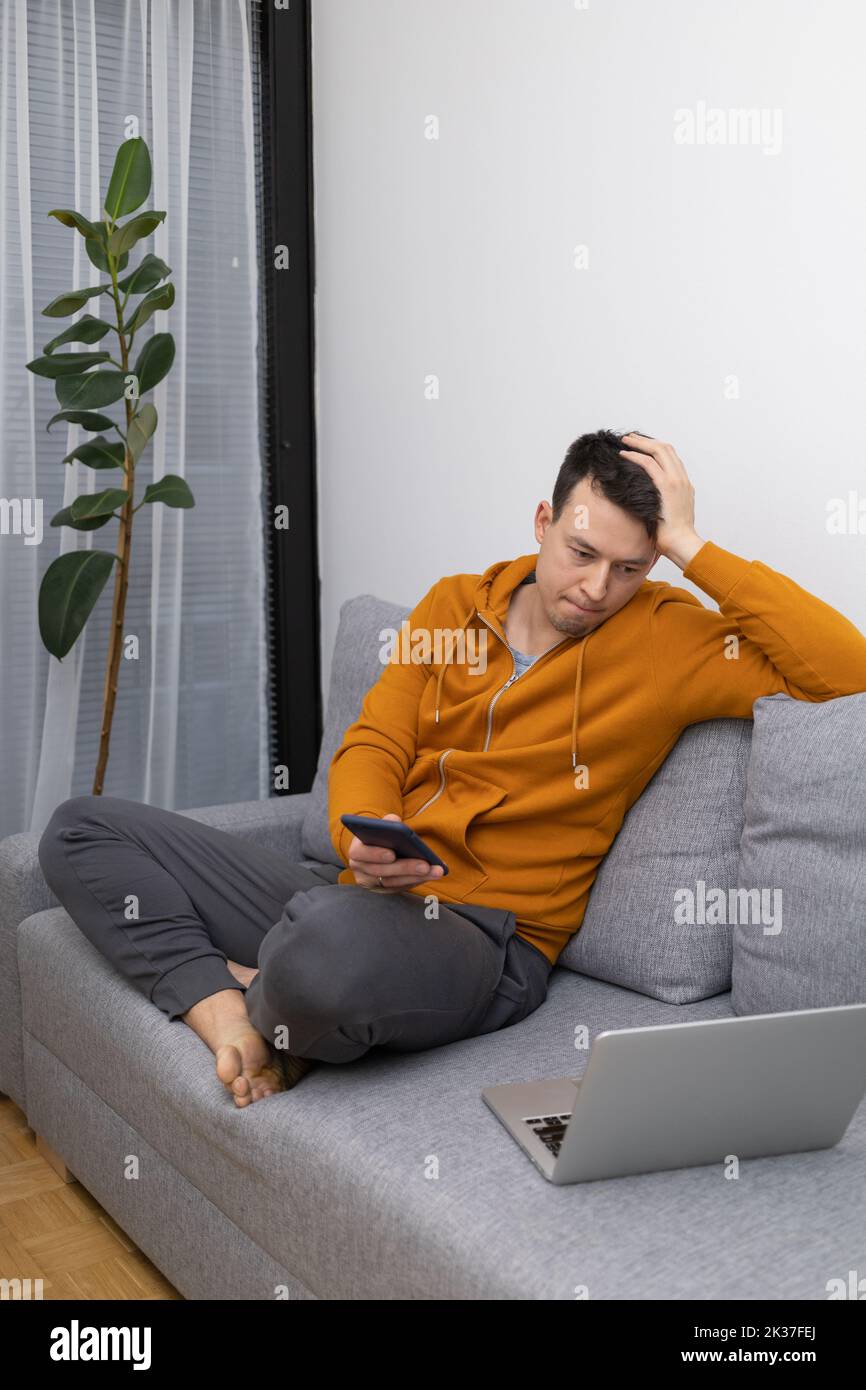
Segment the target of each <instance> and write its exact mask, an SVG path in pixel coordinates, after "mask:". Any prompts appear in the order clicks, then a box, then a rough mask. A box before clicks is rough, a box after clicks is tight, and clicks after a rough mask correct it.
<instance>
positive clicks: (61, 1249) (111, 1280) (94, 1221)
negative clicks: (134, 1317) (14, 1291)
mask: <svg viewBox="0 0 866 1390" xmlns="http://www.w3.org/2000/svg"><path fill="white" fill-rule="evenodd" d="M64 1173H65V1169H64V1166H63V1164H62V1162H60V1161H58V1160H57V1158H56V1156H54V1155H52V1154H51V1152H50V1150H48V1149H47V1147H46V1146H45V1145H44V1144H42V1142H41V1141H39V1142H38V1143H37V1137H36V1135H35V1134H34V1133H33V1130H32V1129H30V1128H29V1126H28V1124H27V1117H26V1116H25V1115H24V1113H23V1111H21V1110H19V1108H18V1106H17V1105H16V1104H15V1102H14V1101H12V1100H10V1099H9V1098H8V1097H7V1096H3V1097H0V1279H21V1280H22V1281H23V1280H24V1279H28V1278H29V1279H30V1280H36V1279H41V1280H42V1297H43V1298H45V1299H58V1298H62V1299H67V1298H68V1299H95V1298H110V1299H118V1300H124V1299H135V1300H138V1299H162V1298H181V1297H182V1295H181V1294H179V1293H178V1292H177V1290H176V1289H175V1288H173V1287H172V1285H171V1284H169V1282H168V1280H167V1279H165V1278H163V1276H162V1275H161V1274H160V1272H159V1270H158V1269H156V1268H155V1267H154V1265H152V1264H151V1263H150V1260H148V1259H147V1257H146V1256H145V1255H143V1254H142V1253H141V1251H140V1250H138V1249H136V1246H135V1245H134V1243H133V1242H132V1241H131V1240H130V1239H129V1237H128V1236H127V1235H126V1234H125V1233H124V1232H123V1231H122V1230H121V1229H120V1227H119V1226H118V1225H117V1224H116V1223H115V1222H114V1221H112V1219H111V1217H110V1216H109V1215H108V1213H107V1212H105V1211H103V1210H102V1207H101V1206H100V1205H99V1203H98V1202H97V1201H96V1199H95V1198H94V1197H91V1195H90V1193H89V1192H88V1191H87V1190H86V1189H85V1188H83V1187H82V1186H81V1184H80V1183H79V1182H77V1181H75V1180H74V1179H72V1178H71V1175H69V1174H66V1175H65V1176H64ZM31 1288H32V1289H33V1290H35V1288H36V1285H33V1284H32V1285H31ZM31 1296H35V1292H34V1293H33V1294H31Z"/></svg>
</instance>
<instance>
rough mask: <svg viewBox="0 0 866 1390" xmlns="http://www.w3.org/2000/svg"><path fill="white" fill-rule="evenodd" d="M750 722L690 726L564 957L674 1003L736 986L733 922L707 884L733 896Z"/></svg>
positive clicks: (638, 806)
mask: <svg viewBox="0 0 866 1390" xmlns="http://www.w3.org/2000/svg"><path fill="white" fill-rule="evenodd" d="M751 731H752V724H751V720H747V719H711V720H708V721H706V722H705V723H702V724H693V725H691V726H690V727H689V728H687V729H685V730H684V731H683V733H682V734H681V735H680V738H679V739H678V741H677V743H676V744H675V745H674V747H673V748H672V749H671V751H670V753H669V754H668V756H667V758H666V759H665V761H664V762H663V763H662V765H661V767H659V768H658V769H657V771H656V772H655V774H654V775H653V777H652V779H651V781H650V782H648V783H647V785H646V787H645V788H644V790H643V792H642V793H641V795H640V797H639V798H638V800H637V801H636V802H635V803H634V805H633V806H631V807H630V809H629V811H628V812H627V814H626V816H625V819H624V820H623V823H622V826H621V827H620V830H619V833H618V835H617V837H616V839H615V840H614V842H613V844H612V845H611V847H610V849H609V850H608V852H607V855H606V856H605V858H604V860H603V861H602V863H601V866H600V868H599V871H598V873H597V875H596V878H595V882H594V883H593V886H592V891H591V893H590V898H589V903H588V904H587V909H586V913H585V915H584V919H583V922H582V924H581V927H580V930H579V931H577V932H576V933H575V935H574V936H573V937H572V938H571V940H570V941H569V942H568V944H567V945H566V947H565V949H564V950H563V951H562V953H561V955H560V956H559V960H558V962H557V964H559V965H563V966H565V967H566V968H567V969H569V970H577V971H579V972H580V973H581V974H583V975H592V976H594V977H595V978H596V979H599V980H607V981H609V982H610V983H611V984H615V985H621V986H623V987H624V988H626V989H633V990H638V991H639V992H640V993H641V994H647V995H649V996H650V997H651V998H653V999H661V1000H664V1001H665V1002H666V1003H669V1004H684V1003H688V1002H690V1001H693V1000H696V999H707V998H709V997H710V996H711V995H714V994H720V993H721V992H722V991H724V990H728V989H730V987H731V960H732V940H731V937H732V933H731V927H730V925H729V924H728V922H727V920H726V919H727V913H726V912H721V911H718V912H714V911H713V910H712V908H711V902H712V900H711V898H710V893H711V890H713V889H721V890H722V892H723V894H724V897H725V899H726V900H727V897H728V890H729V889H730V888H732V887H734V886H735V885H736V882H737V862H738V856H739V845H740V835H741V832H742V826H743V797H744V794H745V780H746V767H747V764H748V757H749V744H750V741H751ZM687 894H688V895H691V897H689V896H687ZM692 904H693V909H692V906H691V905H692ZM714 917H720V918H721V919H722V920H721V921H718V922H717V921H715V920H713V919H714ZM689 919H691V920H689Z"/></svg>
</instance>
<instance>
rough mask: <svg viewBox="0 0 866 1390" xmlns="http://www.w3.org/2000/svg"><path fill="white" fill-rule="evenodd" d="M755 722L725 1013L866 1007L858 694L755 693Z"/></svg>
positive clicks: (865, 786)
mask: <svg viewBox="0 0 866 1390" xmlns="http://www.w3.org/2000/svg"><path fill="white" fill-rule="evenodd" d="M754 720H755V726H754V737H753V739H752V756H751V759H750V762H749V771H748V778H747V782H746V797H745V807H744V825H743V836H742V840H741V843H740V860H739V877H738V883H739V886H740V887H741V888H743V889H746V890H750V892H751V893H752V897H751V902H750V904H749V911H746V910H745V906H746V905H745V903H744V910H743V912H742V913H741V914H740V919H739V920H738V921H737V923H736V925H735V926H734V958H733V971H732V995H731V1005H732V1007H733V1009H734V1012H735V1013H738V1014H752V1013H777V1012H779V1011H784V1010H788V1009H817V1008H822V1007H825V1006H828V1005H836V1004H860V1003H866V781H864V778H863V775H862V768H863V749H864V747H866V693H864V694H859V695H845V696H840V697H838V698H836V699H834V700H826V701H823V702H821V703H811V702H809V701H805V700H795V699H792V698H791V696H789V695H786V694H785V693H784V692H779V693H778V694H776V695H764V696H762V697H761V699H759V700H756V701H755V704H754ZM755 890H757V892H756V891H755ZM757 893H760V895H761V897H760V900H759V899H758V896H757Z"/></svg>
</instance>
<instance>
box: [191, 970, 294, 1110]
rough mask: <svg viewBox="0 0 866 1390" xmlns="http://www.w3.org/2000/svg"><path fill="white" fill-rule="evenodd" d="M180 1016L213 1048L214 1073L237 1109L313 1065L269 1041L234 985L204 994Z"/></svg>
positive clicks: (290, 1082)
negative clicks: (232, 1097)
mask: <svg viewBox="0 0 866 1390" xmlns="http://www.w3.org/2000/svg"><path fill="white" fill-rule="evenodd" d="M183 1020H184V1022H185V1023H187V1024H189V1026H190V1028H192V1029H193V1031H194V1032H196V1033H197V1034H198V1036H199V1037H200V1038H202V1039H203V1041H204V1042H206V1043H207V1045H208V1047H209V1048H210V1049H211V1051H212V1052H213V1054H214V1056H215V1057H216V1073H217V1076H218V1077H219V1079H220V1081H221V1082H222V1083H223V1085H224V1086H226V1087H227V1088H228V1089H229V1090H230V1091H231V1093H232V1095H233V1096H234V1102H235V1105H236V1106H238V1107H239V1108H241V1109H242V1108H244V1107H246V1106H247V1105H251V1104H252V1103H253V1102H254V1101H257V1100H264V1098H265V1097H266V1096H272V1095H276V1094H277V1093H278V1092H280V1091H286V1090H288V1089H289V1088H290V1087H291V1086H294V1085H295V1083H296V1082H297V1081H299V1080H300V1079H301V1077H302V1076H303V1075H304V1074H305V1073H306V1072H307V1071H309V1069H310V1067H311V1066H313V1065H314V1064H313V1062H312V1061H307V1060H306V1059H305V1058H303V1057H293V1056H290V1055H289V1054H288V1053H285V1052H279V1051H277V1049H276V1048H273V1047H271V1045H270V1043H269V1042H268V1041H267V1039H266V1038H263V1037H262V1035H261V1033H259V1032H258V1031H257V1030H256V1029H255V1028H254V1027H253V1025H252V1023H251V1022H250V1017H249V1014H248V1013H247V1006H246V1003H245V1001H244V996H243V995H242V994H241V992H240V990H237V989H223V990H219V991H218V992H217V993H216V994H210V995H208V996H207V998H206V999H202V1000H200V1001H199V1003H198V1004H194V1005H193V1006H192V1008H191V1009H188V1010H187V1012H186V1013H185V1014H184V1015H183Z"/></svg>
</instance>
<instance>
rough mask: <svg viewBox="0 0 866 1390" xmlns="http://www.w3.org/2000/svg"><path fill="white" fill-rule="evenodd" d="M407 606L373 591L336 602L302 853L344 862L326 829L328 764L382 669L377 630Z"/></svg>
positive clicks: (392, 624)
mask: <svg viewBox="0 0 866 1390" xmlns="http://www.w3.org/2000/svg"><path fill="white" fill-rule="evenodd" d="M411 612H412V609H411V607H409V608H405V607H401V606H400V605H399V604H396V603H388V602H387V601H386V600H385V599H381V598H375V597H374V596H373V595H372V594H360V595H359V596H358V597H357V598H350V599H347V600H346V602H345V603H344V604H343V605H342V607H341V608H340V621H339V624H338V627H337V637H336V641H335V643H334V657H333V663H332V665H331V683H330V689H329V691H328V700H327V704H326V707H325V721H324V728H323V730H322V745H321V748H320V749H319V761H318V765H317V767H316V776H315V780H314V782H313V785H312V788H311V793H312V795H311V798H310V804H309V806H308V808H307V814H306V817H305V820H304V826H303V831H302V835H301V847H302V849H303V851H304V853H305V854H306V855H307V856H308V857H309V858H310V859H316V860H318V862H319V863H320V864H338V865H339V866H340V867H341V868H342V867H343V861H342V859H341V858H340V856H339V855H338V854H337V851H336V850H335V849H334V846H333V845H332V844H331V837H330V835H329V833H328V769H329V768H330V766H331V762H332V760H333V757H334V754H335V753H336V751H337V749H338V748H339V746H340V744H341V743H342V742H343V735H344V734H345V732H346V730H347V729H348V727H349V725H350V724H354V722H355V720H356V719H357V718H358V715H359V714H360V712H361V706H362V704H363V703H364V696H365V695H366V694H367V691H368V690H369V689H370V687H371V686H372V685H375V683H376V681H377V680H378V679H379V677H380V676H381V674H382V671H383V669H384V667H383V666H382V663H381V661H380V660H379V652H380V651H381V649H382V643H381V641H380V638H379V633H380V632H381V631H382V629H383V628H395V629H399V627H400V624H401V623H402V622H403V620H404V618H408V616H409V614H410V613H411Z"/></svg>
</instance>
